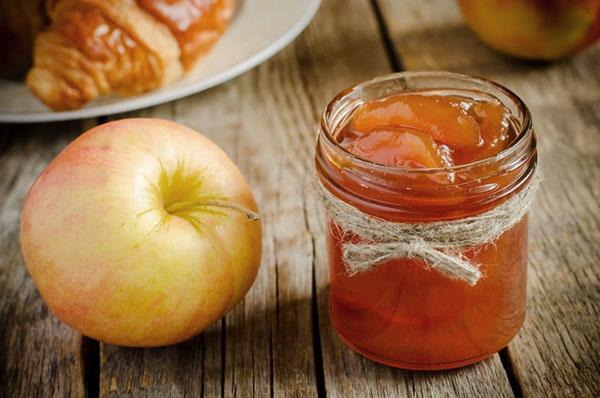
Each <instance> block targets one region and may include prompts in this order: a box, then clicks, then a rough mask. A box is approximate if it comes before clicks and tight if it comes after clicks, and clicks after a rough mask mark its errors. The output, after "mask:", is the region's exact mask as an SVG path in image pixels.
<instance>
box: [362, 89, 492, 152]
mask: <svg viewBox="0 0 600 398" xmlns="http://www.w3.org/2000/svg"><path fill="white" fill-rule="evenodd" d="M454 98H455V97H450V96H430V95H416V94H399V95H393V96H389V97H386V98H383V99H378V100H374V101H371V102H367V103H366V104H364V105H362V106H361V107H360V108H359V109H358V110H357V111H356V113H355V115H354V118H353V121H352V128H353V129H354V130H357V131H362V132H364V133H368V132H370V131H373V130H375V129H377V128H382V127H404V128H410V129H415V130H419V131H422V132H423V133H426V134H428V135H429V136H430V137H431V138H432V139H433V140H434V141H437V142H440V143H442V144H446V145H449V146H451V147H454V148H458V149H475V148H477V147H478V146H479V145H480V144H481V128H480V126H479V124H478V123H477V121H476V120H475V118H474V117H473V116H472V115H469V114H468V113H467V112H466V111H465V109H464V108H463V107H461V106H460V105H461V103H460V102H459V101H456V100H455V99H454Z"/></svg>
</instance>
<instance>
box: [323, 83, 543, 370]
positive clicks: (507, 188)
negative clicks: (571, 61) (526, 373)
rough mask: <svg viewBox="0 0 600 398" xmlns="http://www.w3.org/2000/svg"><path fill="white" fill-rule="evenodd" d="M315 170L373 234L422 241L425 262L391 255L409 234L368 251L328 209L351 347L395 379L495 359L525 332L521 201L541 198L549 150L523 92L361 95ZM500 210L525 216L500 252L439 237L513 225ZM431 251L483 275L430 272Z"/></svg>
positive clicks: (362, 87) (468, 86) (330, 123)
mask: <svg viewBox="0 0 600 398" xmlns="http://www.w3.org/2000/svg"><path fill="white" fill-rule="evenodd" d="M315 163H316V175H317V179H316V183H317V184H316V185H317V186H318V189H319V190H320V191H323V192H324V193H326V196H330V197H332V198H334V199H332V200H334V201H335V202H339V203H341V204H343V206H341V205H340V206H338V207H340V208H341V209H342V210H340V209H339V208H338V209H337V211H338V213H339V212H340V211H341V212H342V213H343V211H344V209H351V210H352V211H355V210H356V211H358V213H356V214H359V217H366V218H368V219H369V220H370V221H372V222H370V223H367V224H365V225H367V226H366V227H365V228H370V227H373V226H374V231H375V232H374V235H373V236H379V237H381V235H382V234H385V231H387V229H386V228H387V226H389V225H390V223H393V224H394V225H395V224H396V223H398V225H402V226H404V229H402V231H408V232H407V233H408V234H409V235H410V237H409V238H410V239H413V240H410V239H408V240H409V243H410V242H413V241H414V240H415V239H416V240H417V245H416V249H414V250H411V251H408V252H406V251H405V252H403V251H400V252H399V253H400V254H398V253H395V254H394V253H393V252H392V253H390V252H389V250H388V248H389V246H391V247H395V242H396V241H399V242H405V241H406V239H407V238H406V236H405V234H404V233H403V232H399V233H396V234H395V236H386V239H385V240H386V242H378V241H376V242H365V240H366V238H364V235H361V234H359V233H356V232H355V231H353V230H347V228H344V227H342V226H341V225H340V222H339V221H337V220H339V219H341V218H339V217H340V215H339V214H337V213H336V216H335V217H334V216H332V212H331V211H330V208H329V207H327V204H326V210H327V212H326V213H327V214H328V229H327V231H328V232H327V235H328V236H327V238H328V255H329V274H330V288H329V304H330V316H331V319H332V322H333V325H334V327H335V329H336V331H337V333H338V334H339V336H340V337H341V338H342V340H344V342H346V343H347V344H348V345H349V346H350V347H351V348H353V349H354V350H356V351H358V352H359V353H361V354H362V355H364V356H366V357H368V358H370V359H372V360H375V361H377V362H381V363H384V364H387V365H390V366H394V367H399V368H405V369H414V370H437V369H449V368H455V367H460V366H464V365H468V364H471V363H475V362H478V361H480V360H482V359H484V358H486V357H489V356H491V355H492V354H494V353H496V352H497V351H499V350H500V349H502V348H503V347H505V346H506V345H507V344H508V342H509V341H510V340H511V339H512V338H513V337H514V336H515V335H516V334H517V332H518V330H519V328H520V327H521V325H522V323H523V320H524V316H525V290H526V280H527V272H526V271H527V223H528V220H527V209H522V208H520V207H519V206H528V205H527V204H523V203H518V202H514V200H513V199H514V198H517V197H521V196H522V195H524V193H527V194H529V195H530V194H532V193H531V192H528V191H530V190H533V185H534V184H535V183H536V182H537V178H536V176H535V169H536V163H537V152H536V138H535V135H534V133H533V130H532V128H531V118H530V114H529V111H528V110H527V107H526V106H525V104H524V103H523V102H522V101H521V99H519V98H518V97H517V96H516V95H515V94H514V93H512V92H511V91H509V90H508V89H506V88H504V87H502V86H500V85H498V84H496V83H493V82H491V81H488V80H485V79H481V78H476V77H473V76H467V75H461V74H454V73H446V72H416V73H413V72H407V73H398V74H393V75H389V76H384V77H381V78H377V79H374V80H371V81H368V82H365V83H362V84H358V85H356V86H354V87H351V88H349V89H347V90H345V91H343V92H342V93H340V94H339V95H337V96H336V97H335V98H334V99H333V100H332V101H331V102H330V103H329V104H328V106H327V108H326V109H325V111H324V113H323V116H322V120H321V125H320V130H319V134H318V138H317V144H316V158H315ZM520 195H521V196H520ZM515 203H516V204H515ZM344 206H345V207H344ZM503 206H504V207H503ZM506 206H509V207H508V209H507V208H506ZM497 210H498V211H500V210H502V211H503V212H504V215H505V216H506V215H507V214H508V215H509V216H510V215H511V214H516V213H517V212H519V211H521V213H520V215H519V216H518V218H516V219H514V220H513V221H512V222H511V224H510V225H507V226H506V228H504V229H503V230H502V231H501V232H500V233H498V234H497V235H495V236H493V237H492V238H490V239H489V241H488V240H486V238H485V237H486V236H487V235H486V234H487V233H488V232H489V229H484V231H488V232H482V234H483V236H474V237H473V239H469V240H467V241H468V242H475V243H474V244H471V245H464V246H461V247H460V248H451V249H448V250H446V249H447V247H446V246H444V245H445V243H447V241H448V242H449V241H452V239H453V236H452V235H454V234H453V233H450V234H448V230H447V229H446V232H445V233H446V235H439V234H437V235H436V234H435V231H437V230H438V229H436V228H437V227H438V226H441V227H444V228H446V227H448V225H450V226H452V228H455V229H453V230H451V231H456V235H461V234H462V232H463V231H462V230H461V229H464V228H467V229H468V228H471V227H472V225H473V224H474V223H480V224H481V223H484V224H482V225H483V226H486V227H487V226H488V224H489V223H490V222H495V223H496V224H498V223H499V224H502V223H503V222H505V221H506V220H505V218H506V217H505V218H504V219H502V218H500V219H499V218H498V214H497V213H498V211H497ZM356 214H353V216H355V217H356ZM336 217H337V218H336ZM344 217H345V216H344V215H343V214H342V218H344ZM503 220H504V221H503ZM463 221H464V222H463ZM373 223H374V224H373ZM381 223H383V224H381ZM486 223H487V224H486ZM380 225H381V226H382V227H381V228H379V226H380ZM477 225H478V226H479V224H477ZM406 226H408V227H406ZM413 227H414V228H413ZM411 228H412V229H414V231H416V232H414V233H413V232H411V231H412V229H411ZM477 230H479V229H476V231H477ZM419 231H433V232H434V233H433V234H432V233H424V234H422V236H419V233H421V232H419ZM469 233H470V234H473V232H468V233H467V235H468V234H469ZM414 234H416V235H415V236H416V238H415V236H413V235H414ZM389 235H394V234H389ZM447 235H450V236H447ZM475 235H477V233H476V232H475ZM419 242H421V243H423V244H425V245H427V247H428V248H431V247H433V248H437V247H440V248H441V249H440V253H442V255H443V256H451V257H452V258H453V259H457V258H458V259H460V260H463V261H466V262H467V263H468V264H470V265H474V266H475V267H476V268H475V269H474V270H473V269H471V271H474V272H472V273H471V275H470V277H460V275H459V274H452V273H448V272H443V265H444V264H443V263H444V261H445V260H444V258H445V257H441V259H438V260H435V261H433V260H431V258H429V257H427V256H425V255H423V253H424V252H423V248H422V247H421V246H422V245H421V244H420V243H419ZM356 244H359V245H358V246H359V251H358V254H359V255H360V256H362V257H363V258H368V257H369V256H371V257H376V258H375V259H371V260H373V261H371V262H370V265H369V266H367V267H363V268H360V267H359V268H360V269H358V270H357V269H356V267H355V268H352V267H350V266H349V264H348V261H349V260H348V258H349V257H346V256H347V252H346V251H345V248H346V247H350V245H355V246H356ZM360 244H363V245H362V249H360ZM411 244H412V243H411ZM386 245H387V246H386ZM445 247H446V249H444V248H445ZM355 248H356V247H355ZM373 249H377V250H373ZM379 249H382V250H383V251H382V252H380V251H378V250H379ZM361 250H362V252H361ZM386 250H388V251H386ZM436 250H437V249H436ZM401 253H405V254H401ZM440 265H442V267H440ZM457 275H458V276H457Z"/></svg>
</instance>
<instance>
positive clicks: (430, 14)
mask: <svg viewBox="0 0 600 398" xmlns="http://www.w3.org/2000/svg"><path fill="white" fill-rule="evenodd" d="M380 3H381V8H382V14H383V15H384V19H385V21H386V24H387V25H388V27H389V30H390V32H391V37H392V42H393V44H394V45H395V50H396V51H397V53H398V54H399V56H400V57H401V59H402V62H403V64H404V65H405V67H406V68H408V69H424V70H425V69H444V70H451V71H457V72H463V73H471V74H477V75H482V76H484V77H488V78H491V79H494V80H496V81H498V82H500V83H502V84H504V85H506V86H507V87H509V88H510V89H512V90H513V91H515V92H516V93H517V94H518V95H519V96H520V97H521V98H522V99H523V100H524V101H525V103H526V104H527V105H528V107H529V108H530V110H531V112H532V114H533V119H534V128H535V130H536V132H537V134H538V137H539V151H540V157H541V165H542V168H543V170H544V176H545V180H544V183H543V189H542V192H541V195H540V197H539V199H538V201H537V202H536V204H535V207H534V209H533V214H532V217H531V232H530V272H529V292H528V293H529V294H528V296H529V302H528V314H527V320H526V322H525V325H524V327H523V329H522V330H521V332H520V333H519V335H518V337H517V338H516V339H515V340H514V341H513V342H512V343H511V344H510V345H509V348H508V353H507V354H508V355H507V359H508V360H509V361H510V362H511V364H510V365H511V366H512V368H513V370H514V373H515V376H516V378H517V382H518V389H520V391H521V392H522V393H523V395H524V396H577V397H595V396H598V395H599V394H600V323H599V322H598V320H599V319H600V269H599V268H598V267H597V264H598V263H599V262H600V203H599V198H600V186H599V185H598V181H600V69H599V68H598V64H599V63H600V46H598V45H596V46H595V47H594V48H592V49H589V50H588V51H586V52H584V53H582V54H579V55H577V56H575V57H573V58H571V59H568V60H564V61H561V62H557V63H555V64H536V63H527V62H521V61H517V60H514V59H510V58H507V57H504V56H502V55H500V54H497V53H495V52H493V51H491V50H490V49H488V48H486V47H485V46H484V45H483V44H481V43H480V42H479V41H478V40H477V38H476V37H475V36H474V34H472V33H471V32H470V31H469V30H468V29H467V27H466V26H465V25H464V24H463V21H462V18H461V16H460V13H459V10H458V9H457V7H456V6H455V2H451V1H446V0H428V1H418V0H415V1H404V2H396V1H393V0H381V1H380Z"/></svg>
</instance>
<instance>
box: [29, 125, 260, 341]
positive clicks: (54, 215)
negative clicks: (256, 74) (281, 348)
mask: <svg viewBox="0 0 600 398" xmlns="http://www.w3.org/2000/svg"><path fill="white" fill-rule="evenodd" d="M256 212H257V206H256V203H255V201H254V198H253V196H252V193H251V191H250V189H249V187H248V185H247V184H246V182H245V181H244V178H243V177H242V175H241V174H240V172H239V170H238V169H237V167H236V166H235V165H234V164H233V162H232V161H231V160H230V159H229V158H228V157H227V155H226V154H225V153H224V152H223V151H221V149H219V148H218V147H217V146H216V145H215V144H214V143H213V142H211V141H210V140H208V139H207V138H205V137H204V136H202V135H200V134H198V133H197V132H195V131H193V130H191V129H189V128H186V127H183V126H181V125H178V124H176V123H173V122H169V121H166V120H158V119H125V120H119V121H115V122H110V123H106V124H103V125H100V126H97V127H95V128H93V129H91V130H89V131H88V132H86V133H84V134H82V135H81V136H80V137H79V138H77V139H76V140H75V141H73V142H72V143H71V144H70V145H68V146H67V147H66V148H65V149H64V150H63V151H62V152H61V153H60V154H59V155H58V156H57V157H56V158H55V159H54V160H53V161H52V162H51V163H50V164H49V165H48V167H47V168H46V169H45V170H44V171H43V172H42V174H41V175H40V176H39V177H38V179H37V180H36V181H35V183H34V184H33V186H32V187H31V190H30V191H29V194H28V196H27V198H26V199H25V203H24V205H23V214H22V224H21V244H22V251H23V257H24V259H25V263H26V265H27V268H28V270H29V273H30V274H31V276H32V278H33V280H34V282H35V284H36V286H37V288H38V290H39V291H40V293H41V295H42V298H43V299H44V301H45V302H46V303H47V304H48V307H49V308H50V309H51V310H52V311H53V312H54V314H56V316H57V317H58V318H60V319H61V320H63V321H64V322H66V323H67V324H69V325H71V326H72V327H73V328H75V329H76V330H78V331H79V332H80V333H82V334H84V335H86V336H89V337H92V338H94V339H97V340H100V341H104V342H108V343H112V344H117V345H125V346H144V347H149V346H160V345H166V344H172V343H176V342H180V341H183V340H186V339H188V338H189V337H191V336H194V335H195V334H197V333H199V332H200V331H202V330H203V329H205V328H206V327H207V326H208V325H210V324H211V323H213V322H214V321H215V320H217V319H219V318H220V317H221V316H222V315H223V314H225V313H226V312H227V311H229V310H230V309H231V308H232V307H233V306H234V305H235V304H236V303H238V302H239V301H240V300H241V299H242V298H243V297H244V295H245V294H246V292H247V291H248V289H249V288H250V286H251V285H252V282H253V281H254V278H255V276H256V272H257V270H258V266H259V262H260V254H261V225H260V221H258V214H257V213H256Z"/></svg>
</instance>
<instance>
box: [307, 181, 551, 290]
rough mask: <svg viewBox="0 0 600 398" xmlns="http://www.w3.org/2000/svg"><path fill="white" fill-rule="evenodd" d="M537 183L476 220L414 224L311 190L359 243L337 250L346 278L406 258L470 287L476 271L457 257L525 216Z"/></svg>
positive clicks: (476, 278) (319, 189)
mask: <svg viewBox="0 0 600 398" xmlns="http://www.w3.org/2000/svg"><path fill="white" fill-rule="evenodd" d="M540 181H541V173H540V172H537V173H536V174H535V175H533V176H532V181H531V183H529V184H528V185H527V186H525V187H524V188H523V189H522V190H521V191H520V192H518V193H517V194H516V195H513V196H512V197H511V198H510V199H508V200H507V201H505V202H504V203H502V204H501V205H499V206H497V207H495V208H493V209H491V210H488V211H486V212H483V213H481V214H477V215H475V216H471V217H467V218H462V219H458V220H452V221H436V222H430V223H419V224H411V223H401V222H393V221H388V220H384V219H382V218H379V217H374V216H372V215H369V214H367V213H364V212H362V211H360V210H359V209H357V208H356V207H354V206H351V205H349V204H348V203H346V202H344V201H342V200H340V199H339V198H337V197H336V196H335V195H333V194H332V193H331V192H330V191H329V190H328V189H327V188H325V187H324V186H323V185H322V184H321V182H320V181H319V180H318V179H316V181H315V184H314V185H315V186H316V187H315V188H316V189H315V191H316V192H317V195H318V197H319V199H320V200H321V202H322V203H323V205H324V206H325V209H326V211H327V214H328V216H329V217H330V218H331V220H332V221H333V222H335V223H336V224H337V225H338V226H339V227H340V228H341V229H342V230H343V231H344V232H347V233H352V234H354V235H356V236H357V237H358V238H360V242H345V243H343V244H342V259H343V261H344V264H345V266H346V271H347V272H348V273H349V274H350V275H353V274H357V273H361V272H365V271H368V270H370V269H371V268H372V267H374V266H376V265H378V264H380V263H382V262H384V261H387V260H392V259H397V258H410V259H421V260H424V261H425V264H426V266H427V267H428V268H432V269H435V270H437V271H438V272H441V273H442V274H444V275H446V276H448V277H449V278H451V279H459V280H463V281H465V282H467V283H468V284H469V285H471V286H475V285H476V284H477V281H479V279H480V278H481V276H482V275H481V271H480V270H479V266H478V264H474V263H472V262H470V261H469V260H468V259H467V258H465V256H464V255H463V254H462V252H463V251H464V250H465V249H466V248H469V247H474V246H478V245H483V244H489V243H492V242H494V241H495V240H496V239H497V238H498V237H500V236H501V235H502V234H503V233H504V232H506V231H508V230H509V229H510V228H511V227H513V226H514V225H515V224H517V223H518V222H519V221H520V220H521V218H523V216H525V214H527V211H528V210H529V207H530V206H531V204H532V202H533V200H534V198H535V194H536V192H537V190H538V188H539V185H540Z"/></svg>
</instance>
